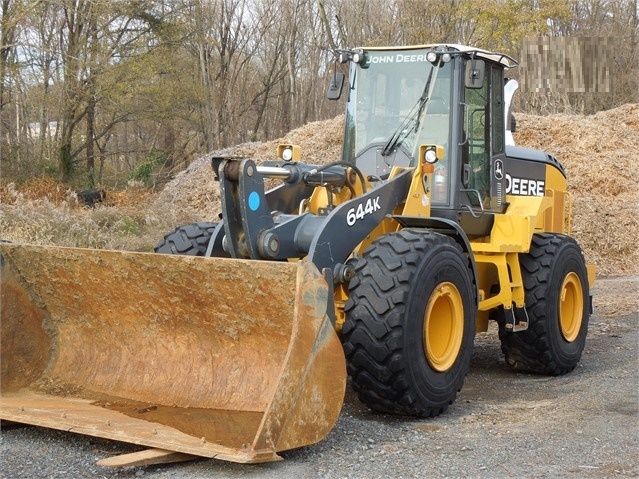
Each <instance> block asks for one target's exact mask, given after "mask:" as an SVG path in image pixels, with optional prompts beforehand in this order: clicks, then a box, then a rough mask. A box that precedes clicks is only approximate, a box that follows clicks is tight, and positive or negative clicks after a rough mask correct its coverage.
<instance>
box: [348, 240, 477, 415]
mask: <svg viewBox="0 0 639 479" xmlns="http://www.w3.org/2000/svg"><path fill="white" fill-rule="evenodd" d="M349 290H350V293H349V299H348V301H347V302H346V305H345V311H346V321H345V323H344V327H343V330H342V338H343V345H344V351H345V354H346V359H347V363H348V373H349V375H350V376H351V379H352V385H353V388H354V389H355V391H356V392H357V394H358V396H359V399H360V400H361V401H362V402H364V403H365V404H366V405H368V406H369V407H370V408H371V409H374V410H376V411H381V412H387V413H394V414H407V415H414V416H418V417H432V416H437V415H439V414H441V413H442V412H444V411H445V410H446V409H447V408H448V406H449V404H451V403H452V402H453V401H454V400H455V397H456V395H457V392H458V391H459V390H460V389H461V387H462V385H463V382H464V378H465V376H466V374H467V373H468V370H469V367H470V359H471V355H472V348H473V340H474V335H475V314H476V299H475V289H474V282H473V275H472V272H471V269H470V265H469V260H468V257H466V256H465V255H464V253H463V252H462V251H461V248H460V247H459V245H458V244H457V243H456V242H455V241H454V240H453V239H451V238H450V237H448V236H445V235H442V234H438V233H433V232H429V231H422V230H411V229H404V230H401V231H399V232H396V233H390V234H387V235H384V236H382V237H380V238H378V239H377V240H375V241H374V242H373V244H372V245H371V246H370V247H369V248H368V249H367V250H366V251H365V252H364V255H363V258H362V259H361V260H360V261H359V262H358V264H357V266H356V275H355V277H354V278H353V279H352V280H351V282H350V285H349Z"/></svg>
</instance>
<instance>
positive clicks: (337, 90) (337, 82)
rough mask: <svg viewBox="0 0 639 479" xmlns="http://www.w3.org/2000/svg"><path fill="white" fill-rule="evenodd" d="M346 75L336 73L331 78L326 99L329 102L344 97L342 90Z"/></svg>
mask: <svg viewBox="0 0 639 479" xmlns="http://www.w3.org/2000/svg"><path fill="white" fill-rule="evenodd" d="M345 76H346V75H344V74H343V73H335V74H334V75H333V78H331V83H330V84H329V85H328V92H327V93H326V98H328V99H329V100H339V98H340V97H341V96H342V88H343V87H344V77H345Z"/></svg>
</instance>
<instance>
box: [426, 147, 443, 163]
mask: <svg viewBox="0 0 639 479" xmlns="http://www.w3.org/2000/svg"><path fill="white" fill-rule="evenodd" d="M438 159H439V158H437V151H435V148H429V149H428V150H426V152H425V153H424V161H426V163H430V164H433V163H437V160H438Z"/></svg>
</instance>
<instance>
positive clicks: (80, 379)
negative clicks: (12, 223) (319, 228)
mask: <svg viewBox="0 0 639 479" xmlns="http://www.w3.org/2000/svg"><path fill="white" fill-rule="evenodd" d="M0 254H1V256H0V264H1V268H0V269H1V284H0V292H1V297H0V306H1V326H2V330H1V345H0V346H1V350H0V352H1V356H0V365H1V385H0V391H1V396H0V418H1V419H4V420H9V421H15V422H19V423H26V424H34V425H38V426H43V427H50V428H55V429H62V430H65V431H72V432H77V433H81V434H87V435H91V436H98V437H103V438H108V439H113V440H118V441H124V442H128V443H134V444H139V445H144V446H149V447H153V448H159V449H164V450H169V451H177V452H182V453H186V454H194V455H199V456H205V457H214V458H218V459H224V460H228V461H233V462H243V463H250V462H267V461H273V460H277V459H280V456H279V455H278V454H277V453H278V452H280V451H284V450H287V449H292V448H296V447H300V446H305V445H309V444H313V443H315V442H317V441H320V440H321V439H322V438H324V436H326V434H328V432H329V431H330V430H331V429H332V427H333V426H334V424H335V422H336V421H337V418H338V416H339V413H340V409H341V406H342V402H343V398H344V389H345V385H346V367H345V359H344V354H343V351H342V347H341V344H340V341H339V339H338V337H337V335H336V333H335V331H334V329H333V327H332V325H331V322H330V321H329V319H328V317H327V316H326V305H327V295H328V287H327V285H326V283H325V281H324V279H323V278H322V276H321V274H320V273H319V271H318V270H317V269H316V268H315V266H313V265H312V264H311V263H309V262H306V261H301V262H296V263H288V262H267V261H249V260H237V259H227V258H202V257H188V256H176V255H160V254H151V253H131V252H120V251H104V250H88V249H76V248H58V247H45V246H30V245H17V244H0Z"/></svg>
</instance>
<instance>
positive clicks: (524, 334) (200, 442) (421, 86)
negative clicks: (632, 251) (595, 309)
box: [0, 44, 595, 463]
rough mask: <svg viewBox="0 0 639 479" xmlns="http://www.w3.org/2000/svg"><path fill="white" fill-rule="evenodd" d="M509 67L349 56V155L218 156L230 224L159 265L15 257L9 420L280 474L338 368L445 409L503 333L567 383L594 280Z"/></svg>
mask: <svg viewBox="0 0 639 479" xmlns="http://www.w3.org/2000/svg"><path fill="white" fill-rule="evenodd" d="M516 66H517V62H516V61H515V60H514V59H512V58H511V57H509V56H508V55H504V54H500V53H494V52H489V51H485V50H481V49H478V48H473V47H467V46H460V45H443V44H438V45H422V46H414V47H399V48H398V47H394V48H357V49H352V50H351V49H343V50H338V51H336V60H335V74H334V75H333V77H332V78H331V81H330V85H329V89H328V97H329V99H331V100H338V99H339V98H345V99H346V115H345V126H344V138H343V150H342V155H341V158H339V159H335V160H336V161H330V160H332V159H327V161H326V162H325V163H322V164H307V163H304V162H302V161H301V160H302V152H301V150H300V148H299V147H298V146H296V145H287V144H283V145H280V146H279V147H278V150H277V154H276V155H275V156H274V158H273V160H272V161H268V162H261V163H259V164H258V163H257V162H256V161H254V160H252V159H251V158H231V157H214V158H212V160H211V166H212V172H211V174H212V175H215V177H216V179H217V180H218V181H219V189H220V196H221V211H222V213H221V215H220V218H219V220H218V221H213V222H200V223H194V224H189V225H184V226H180V227H178V228H176V229H175V230H174V231H173V232H171V233H169V234H167V235H166V236H165V237H164V239H162V240H161V241H160V242H159V243H158V245H157V246H156V248H155V252H154V253H138V252H125V251H104V250H89V249H77V248H61V247H51V246H35V245H26V244H9V243H4V244H1V245H0V251H1V264H2V287H1V293H2V298H1V307H2V312H1V313H2V345H1V346H2V349H1V354H2V356H1V360H2V361H1V365H2V369H1V374H2V385H1V386H2V395H1V402H0V418H2V419H3V420H6V421H15V422H19V423H26V424H34V425H38V426H44V427H49V428H56V429H62V430H67V431H72V432H77V433H81V434H88V435H92V436H99V437H103V438H109V439H113V440H118V441H124V442H129V443H133V444H137V445H140V446H144V447H149V448H153V450H157V451H160V452H162V451H164V452H167V454H168V453H176V454H186V455H196V456H204V457H211V458H218V459H223V460H228V461H234V462H243V463H255V462H267V461H274V460H278V459H281V455H280V453H281V452H282V451H286V450H288V449H293V448H298V447H302V446H307V445H310V444H313V443H316V442H318V441H320V440H322V438H324V437H325V436H326V435H327V434H328V433H329V431H331V429H332V428H333V426H334V424H335V422H336V421H337V419H338V416H339V414H340V409H341V407H342V403H343V400H344V393H345V387H346V385H347V378H348V379H349V382H350V384H351V385H352V387H353V388H354V390H355V391H356V393H357V395H358V397H359V399H360V400H361V401H363V402H364V403H365V404H366V405H367V406H368V407H370V408H371V409H372V410H374V411H380V412H383V413H393V414H398V415H411V416H416V417H422V418H427V417H434V416H437V415H439V414H441V413H443V412H444V411H446V409H447V408H448V406H449V405H450V404H451V403H452V402H453V401H454V400H455V397H456V394H457V392H458V391H459V390H460V389H461V387H462V385H463V382H464V378H465V376H466V374H467V373H468V371H469V364H470V360H471V355H472V351H473V341H474V336H475V333H476V332H479V331H486V330H487V329H488V325H489V321H495V322H496V323H497V325H498V334H499V338H500V340H501V348H502V351H503V353H504V356H505V361H506V363H507V364H509V365H510V366H512V367H513V368H515V369H520V370H524V371H529V372H533V373H541V374H548V375H562V374H564V373H567V372H569V371H571V370H572V369H574V368H575V366H576V365H577V363H578V361H579V360H580V357H581V354H582V351H583V348H584V344H585V340H586V333H587V328H588V319H589V316H590V314H591V310H592V306H591V296H590V288H591V287H592V284H593V282H594V276H595V274H594V267H592V266H591V265H587V264H586V262H585V260H584V255H583V253H582V250H581V248H580V247H579V245H578V244H577V242H576V241H575V240H574V239H573V238H572V237H571V236H570V221H571V196H570V193H569V192H568V189H567V182H566V172H565V170H564V168H563V167H562V166H561V164H560V163H559V161H558V160H557V159H556V158H554V157H553V156H552V155H550V154H548V153H544V152H541V151H535V150H530V149H526V148H521V147H518V146H515V145H514V142H513V139H512V131H511V129H512V125H513V124H514V122H512V121H511V117H512V115H511V113H510V105H511V99H512V95H513V94H514V92H515V90H516V89H517V85H516V82H515V81H514V80H508V78H507V76H506V72H507V71H508V70H510V69H512V68H514V67H516ZM338 69H339V70H342V71H345V70H348V74H346V73H342V72H340V71H338ZM265 185H274V186H272V187H267V186H265Z"/></svg>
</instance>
